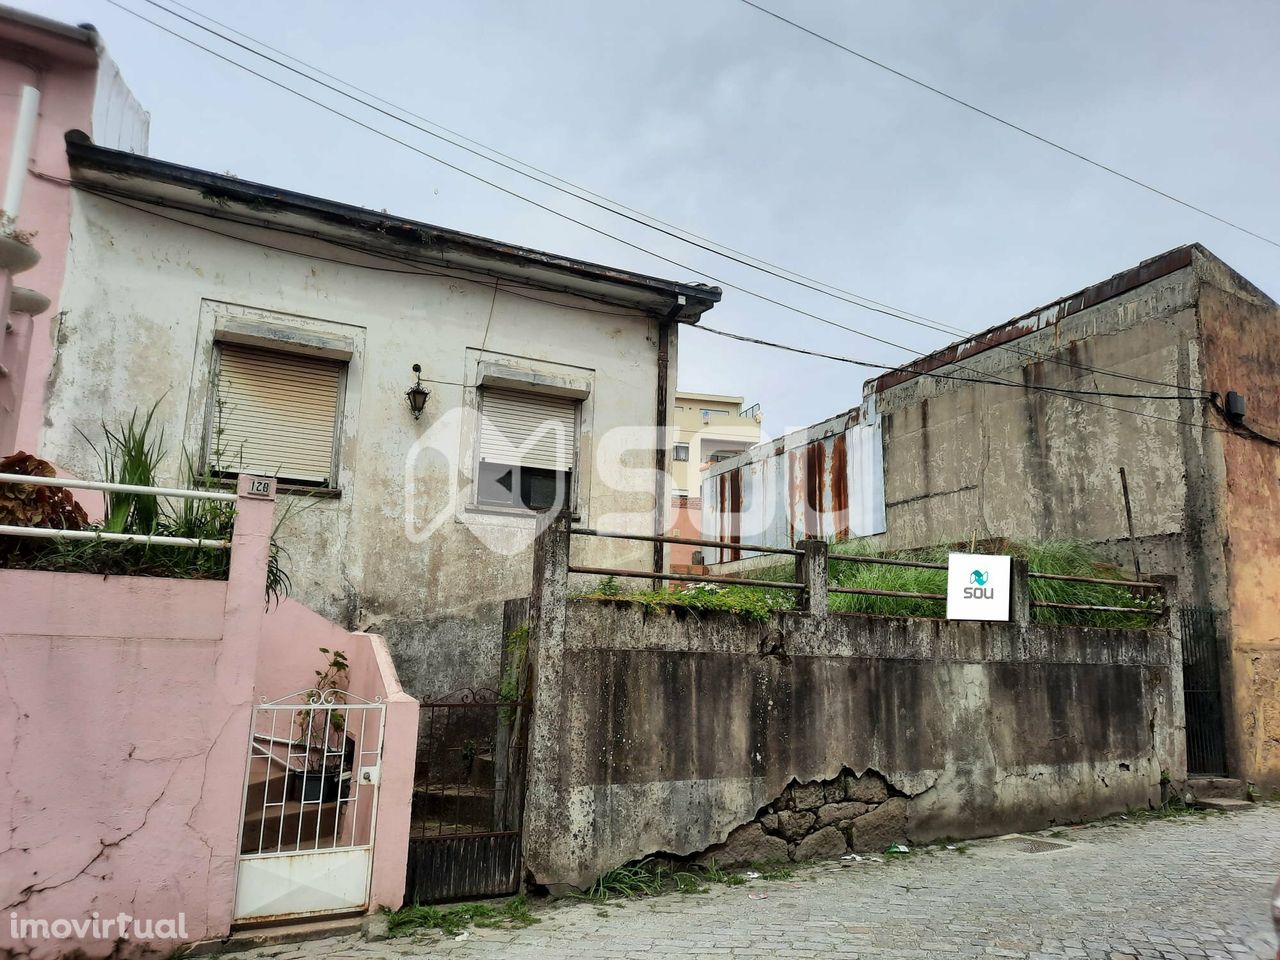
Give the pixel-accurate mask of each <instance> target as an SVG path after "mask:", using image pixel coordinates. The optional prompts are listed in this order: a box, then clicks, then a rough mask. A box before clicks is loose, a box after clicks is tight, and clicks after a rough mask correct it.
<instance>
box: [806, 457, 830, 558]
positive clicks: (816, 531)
mask: <svg viewBox="0 0 1280 960" xmlns="http://www.w3.org/2000/svg"><path fill="white" fill-rule="evenodd" d="M826 472H827V445H826V444H825V443H824V442H823V441H821V440H818V441H815V442H814V443H811V444H809V445H808V446H807V447H805V450H804V481H805V482H804V486H805V491H804V493H805V497H804V535H805V536H806V537H821V536H822V514H823V513H824V512H825V509H826V508H825V500H826V498H825V497H824V496H823V493H824V489H823V488H824V484H823V479H824V474H825V473H826Z"/></svg>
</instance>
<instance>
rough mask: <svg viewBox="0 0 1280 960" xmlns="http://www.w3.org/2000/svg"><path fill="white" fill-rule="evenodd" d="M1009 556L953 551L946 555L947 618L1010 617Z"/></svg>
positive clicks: (1000, 618)
mask: <svg viewBox="0 0 1280 960" xmlns="http://www.w3.org/2000/svg"><path fill="white" fill-rule="evenodd" d="M1011 570H1012V562H1011V558H1009V557H1001V556H989V555H985V554H976V553H953V554H951V555H950V556H949V557H948V558H947V619H948V620H995V621H1007V620H1008V619H1009V581H1010V575H1011Z"/></svg>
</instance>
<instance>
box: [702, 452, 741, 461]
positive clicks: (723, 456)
mask: <svg viewBox="0 0 1280 960" xmlns="http://www.w3.org/2000/svg"><path fill="white" fill-rule="evenodd" d="M737 455H738V454H737V452H736V451H734V450H717V451H716V452H715V453H713V454H711V456H709V457H707V462H708V463H719V462H720V461H721V460H728V459H729V458H730V457H736V456H737Z"/></svg>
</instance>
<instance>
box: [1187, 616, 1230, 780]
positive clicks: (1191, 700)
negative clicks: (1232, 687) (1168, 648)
mask: <svg viewBox="0 0 1280 960" xmlns="http://www.w3.org/2000/svg"><path fill="white" fill-rule="evenodd" d="M1178 615H1179V625H1180V626H1181V628H1182V696H1183V702H1184V704H1185V706H1186V723H1187V773H1188V774H1190V775H1191V776H1208V777H1221V776H1225V775H1226V773H1227V750H1226V738H1225V735H1224V732H1223V711H1222V683H1221V675H1220V673H1219V664H1218V625H1217V617H1216V616H1215V613H1214V611H1213V610H1212V609H1211V608H1209V607H1182V608H1180V609H1179V611H1178Z"/></svg>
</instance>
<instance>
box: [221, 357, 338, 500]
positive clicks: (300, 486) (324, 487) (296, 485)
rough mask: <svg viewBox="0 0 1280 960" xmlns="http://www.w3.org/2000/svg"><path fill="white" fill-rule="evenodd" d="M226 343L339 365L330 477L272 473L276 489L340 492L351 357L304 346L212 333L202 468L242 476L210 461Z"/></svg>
mask: <svg viewBox="0 0 1280 960" xmlns="http://www.w3.org/2000/svg"><path fill="white" fill-rule="evenodd" d="M227 346H230V347H233V348H237V349H241V350H246V351H251V352H257V353H264V354H278V355H282V356H288V357H296V358H301V359H303V360H314V361H315V362H317V363H329V364H333V365H335V366H336V367H337V368H338V382H337V386H336V387H335V388H334V390H335V397H334V405H333V431H332V435H331V438H330V443H331V446H330V453H329V479H328V480H327V481H323V482H321V481H316V480H301V479H297V478H293V477H289V476H286V475H284V474H282V473H280V472H279V471H278V470H277V472H276V473H275V474H273V476H274V477H275V478H276V481H277V489H281V490H286V491H287V490H290V489H293V490H301V491H308V492H313V493H317V494H324V493H329V494H339V493H341V490H342V488H341V486H340V485H339V483H338V474H339V471H340V470H341V468H342V463H341V459H340V453H341V449H342V422H343V419H344V417H345V415H346V400H347V376H348V374H349V372H350V366H351V359H350V358H349V357H348V358H341V357H327V356H320V355H316V354H314V353H312V352H310V351H305V350H291V349H289V345H288V344H285V343H278V344H276V343H272V344H265V343H242V342H240V341H239V340H234V339H228V338H223V337H217V336H215V337H214V340H213V358H212V362H211V364H210V368H209V391H208V398H207V403H206V410H205V429H204V443H203V449H202V451H201V463H202V465H203V467H204V469H205V470H207V471H208V472H209V474H210V475H211V476H214V477H217V478H219V479H221V480H225V481H228V482H234V481H235V479H236V478H237V477H239V476H241V475H242V474H241V472H240V471H238V470H216V469H214V465H213V464H212V463H211V462H210V460H211V457H212V455H213V442H214V430H215V422H216V419H217V409H218V391H219V389H220V386H221V383H222V353H223V349H224V348H225V347H227Z"/></svg>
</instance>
